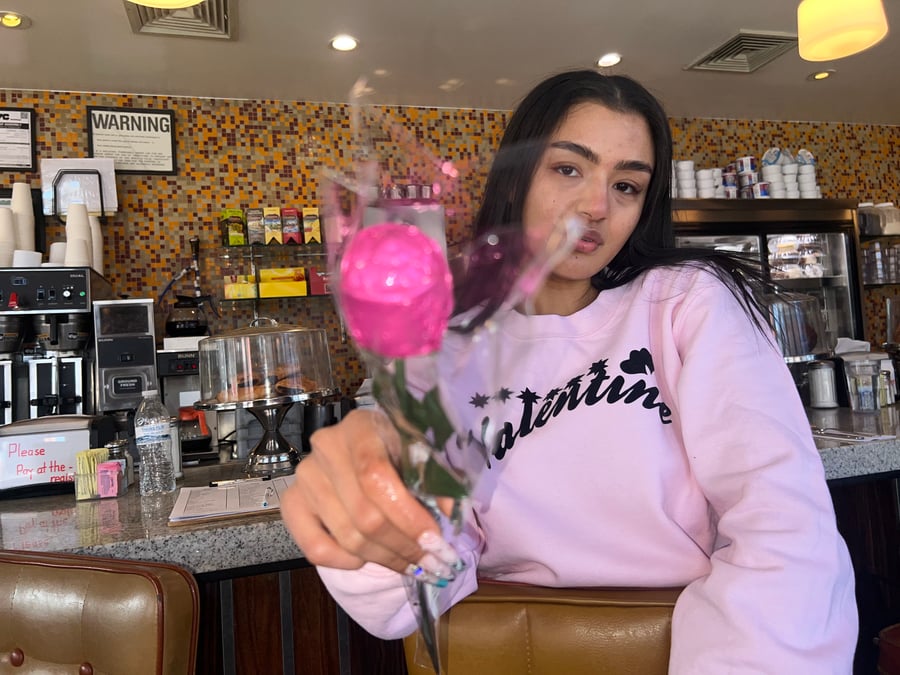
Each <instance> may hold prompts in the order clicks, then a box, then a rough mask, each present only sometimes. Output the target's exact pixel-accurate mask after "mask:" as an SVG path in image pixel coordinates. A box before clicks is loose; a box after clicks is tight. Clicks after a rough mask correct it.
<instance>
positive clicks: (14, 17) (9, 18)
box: [0, 9, 31, 29]
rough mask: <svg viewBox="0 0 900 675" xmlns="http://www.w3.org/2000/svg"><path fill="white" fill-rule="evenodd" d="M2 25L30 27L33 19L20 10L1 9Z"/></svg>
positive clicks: (5, 26) (0, 22)
mask: <svg viewBox="0 0 900 675" xmlns="http://www.w3.org/2000/svg"><path fill="white" fill-rule="evenodd" d="M0 26H3V27H4V28H18V29H23V28H28V27H29V26H31V19H29V18H28V17H27V16H25V15H24V14H19V13H18V12H8V11H6V10H5V9H0Z"/></svg>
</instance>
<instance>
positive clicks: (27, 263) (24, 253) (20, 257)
mask: <svg viewBox="0 0 900 675" xmlns="http://www.w3.org/2000/svg"><path fill="white" fill-rule="evenodd" d="M12 266H13V267H40V266H41V252H40V251H28V250H25V249H21V248H17V249H16V250H15V251H13V257H12Z"/></svg>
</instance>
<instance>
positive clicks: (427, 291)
mask: <svg viewBox="0 0 900 675" xmlns="http://www.w3.org/2000/svg"><path fill="white" fill-rule="evenodd" d="M338 293H339V297H340V303H341V309H342V312H343V315H344V318H345V319H346V321H347V327H348V329H349V331H350V335H351V336H352V337H353V339H354V340H355V341H356V342H357V344H358V345H359V346H360V347H361V348H363V349H365V350H366V351H369V352H371V353H373V354H377V355H379V356H385V357H389V358H403V357H407V356H419V355H422V354H429V353H432V352H435V351H437V350H438V349H440V346H441V340H442V338H443V335H444V331H445V330H446V329H447V322H448V320H449V318H450V313H451V311H452V310H453V280H452V277H451V275H450V268H449V267H448V265H447V260H446V258H445V257H444V254H443V252H442V251H441V248H440V246H438V244H437V242H435V241H434V240H433V239H431V238H430V237H429V236H428V235H426V234H424V233H423V232H422V231H421V230H419V229H418V228H417V227H414V226H412V225H400V224H397V223H380V224H378V225H371V226H368V227H365V228H363V229H362V230H360V231H359V232H357V233H356V234H355V235H354V236H353V237H352V238H351V239H350V242H349V243H348V244H347V247H346V249H345V250H344V252H343V255H342V257H341V261H340V282H339V291H338Z"/></svg>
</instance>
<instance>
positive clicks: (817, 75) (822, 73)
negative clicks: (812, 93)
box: [806, 68, 837, 82]
mask: <svg viewBox="0 0 900 675" xmlns="http://www.w3.org/2000/svg"><path fill="white" fill-rule="evenodd" d="M836 72H837V71H836V70H835V69H834V68H829V69H828V70H817V71H816V72H814V73H810V74H809V75H807V76H806V79H807V80H810V81H811V82H820V81H821V80H827V79H828V78H829V77H831V76H832V75H834V74H835V73H836Z"/></svg>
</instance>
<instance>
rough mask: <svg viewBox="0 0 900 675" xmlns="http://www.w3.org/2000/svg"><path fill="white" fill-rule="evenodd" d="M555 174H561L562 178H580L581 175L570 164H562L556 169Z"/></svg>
mask: <svg viewBox="0 0 900 675" xmlns="http://www.w3.org/2000/svg"><path fill="white" fill-rule="evenodd" d="M556 171H557V173H560V174H562V175H563V176H580V175H581V174H580V173H579V172H578V169H576V168H575V167H574V166H572V165H571V164H563V165H560V166H557V167H556Z"/></svg>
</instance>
